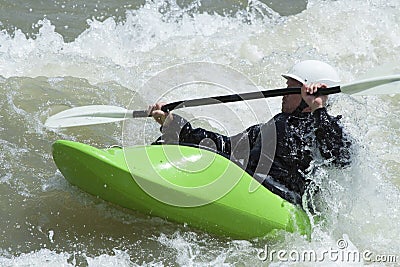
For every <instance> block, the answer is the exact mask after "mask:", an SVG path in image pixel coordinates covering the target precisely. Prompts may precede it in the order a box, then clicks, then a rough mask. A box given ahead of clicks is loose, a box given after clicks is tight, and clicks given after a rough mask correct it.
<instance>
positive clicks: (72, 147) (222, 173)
mask: <svg viewBox="0 0 400 267" xmlns="http://www.w3.org/2000/svg"><path fill="white" fill-rule="evenodd" d="M53 158H54V161H55V163H56V165H57V167H58V168H59V170H60V171H61V173H62V174H63V175H64V177H65V178H66V179H67V180H68V181H69V182H70V183H71V184H73V185H76V186H78V187H79V188H80V189H82V190H84V191H86V192H88V193H90V194H92V195H94V196H98V197H100V198H102V199H104V200H106V201H109V202H112V203H115V204H118V205H120V206H122V207H125V208H129V209H133V210H137V211H140V212H142V213H144V214H149V215H152V216H158V217H161V218H165V219H167V220H170V221H174V222H178V223H186V224H188V225H189V226H192V227H196V228H199V229H202V230H205V231H207V232H210V233H214V234H218V235H226V236H230V237H233V238H244V239H250V238H255V237H262V236H264V235H266V234H268V233H269V232H271V231H272V230H279V229H283V230H286V231H289V232H299V233H301V234H304V235H309V233H310V228H311V227H310V222H309V219H308V217H307V215H306V214H305V212H304V211H303V210H302V209H301V208H300V207H297V206H294V205H292V204H291V203H289V202H287V201H285V200H283V199H282V198H280V197H279V196H277V195H275V194H273V193H271V192H270V191H268V190H267V189H266V188H265V187H263V186H258V187H256V189H255V190H254V182H255V181H254V179H253V178H252V177H251V176H250V175H248V174H247V173H246V172H244V171H243V170H242V169H241V168H240V167H238V166H237V165H236V164H234V163H232V162H231V161H229V160H228V159H226V158H224V157H222V156H220V155H218V154H215V153H213V152H210V151H206V150H203V149H200V148H194V147H187V146H177V145H163V146H159V145H157V146H155V145H154V146H137V147H129V148H124V149H121V148H110V149H97V148H94V147H92V146H89V145H86V144H82V143H78V142H72V141H66V140H59V141H57V142H55V143H54V144H53ZM219 188H222V190H219ZM226 188H228V189H229V190H227V189H226Z"/></svg>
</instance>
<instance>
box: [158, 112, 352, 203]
mask: <svg viewBox="0 0 400 267" xmlns="http://www.w3.org/2000/svg"><path fill="white" fill-rule="evenodd" d="M340 118H341V117H340V116H338V117H332V116H330V115H329V114H328V113H327V111H326V109H325V108H321V109H318V110H316V111H315V112H313V113H309V112H301V111H300V109H297V110H296V111H295V112H293V113H291V114H288V113H279V114H277V115H276V116H274V117H273V119H272V120H270V121H269V122H266V123H262V124H257V125H254V126H251V127H249V128H248V129H246V130H245V131H243V132H241V133H239V134H237V135H234V136H230V137H228V136H224V135H221V134H218V133H215V132H211V131H208V130H205V129H202V128H193V127H192V125H191V124H190V123H189V122H188V121H187V120H186V119H184V118H182V117H180V116H178V115H176V114H174V115H173V120H172V121H171V122H170V123H169V124H168V126H164V127H161V132H162V136H161V137H160V138H159V139H158V140H157V141H156V142H155V143H154V144H162V143H175V144H176V143H180V144H194V145H201V146H203V147H209V148H211V149H212V150H216V151H218V152H219V153H220V154H221V155H223V156H225V157H227V158H229V159H231V160H232V161H234V162H236V163H237V164H238V165H239V166H241V167H242V168H243V169H245V170H246V171H247V172H248V173H249V174H250V175H252V176H253V177H254V178H255V179H256V180H257V181H259V182H260V183H262V184H263V185H264V186H265V187H267V188H268V189H269V190H270V191H272V192H273V193H275V194H278V195H280V196H281V197H283V198H285V199H286V200H288V201H290V202H292V203H296V204H299V203H300V202H301V196H302V195H303V193H304V192H305V189H306V187H307V185H308V184H309V182H310V181H309V180H307V179H306V175H307V174H308V173H310V172H312V171H313V168H312V164H311V163H312V162H313V160H314V159H315V158H316V157H317V158H322V159H325V160H327V161H325V163H326V162H327V163H328V164H333V165H336V166H345V165H348V164H349V163H350V147H351V142H350V141H349V140H348V139H347V138H345V135H344V133H343V128H342V126H341V125H340V123H339V120H340ZM319 155H320V156H319ZM321 156H322V157H321Z"/></svg>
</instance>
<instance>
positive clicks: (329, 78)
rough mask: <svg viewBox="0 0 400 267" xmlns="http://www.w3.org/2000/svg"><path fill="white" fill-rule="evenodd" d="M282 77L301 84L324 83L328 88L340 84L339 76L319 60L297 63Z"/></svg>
mask: <svg viewBox="0 0 400 267" xmlns="http://www.w3.org/2000/svg"><path fill="white" fill-rule="evenodd" d="M282 76H283V77H284V78H286V79H288V78H292V79H295V80H296V81H299V82H301V83H303V84H305V83H316V82H319V83H325V84H326V85H327V86H328V87H331V86H335V85H337V84H338V83H340V78H339V75H338V74H337V72H336V70H335V69H334V68H333V67H332V66H330V65H329V64H327V63H325V62H322V61H319V60H305V61H301V62H299V63H297V64H296V65H294V66H293V67H292V69H291V70H290V71H289V72H288V73H285V74H282Z"/></svg>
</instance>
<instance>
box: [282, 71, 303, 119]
mask: <svg viewBox="0 0 400 267" xmlns="http://www.w3.org/2000/svg"><path fill="white" fill-rule="evenodd" d="M286 85H287V88H292V87H301V86H302V84H301V82H299V81H296V80H295V79H291V78H288V79H287V81H286ZM300 102H301V94H293V95H284V96H283V98H282V112H284V113H292V112H293V111H295V110H296V108H297V107H298V106H299V105H300Z"/></svg>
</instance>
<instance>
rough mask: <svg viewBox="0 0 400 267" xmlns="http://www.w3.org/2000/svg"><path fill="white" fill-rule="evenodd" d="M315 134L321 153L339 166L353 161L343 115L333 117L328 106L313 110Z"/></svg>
mask: <svg viewBox="0 0 400 267" xmlns="http://www.w3.org/2000/svg"><path fill="white" fill-rule="evenodd" d="M313 117H314V123H315V124H314V127H315V136H316V139H317V143H318V148H319V151H320V153H321V155H322V156H323V157H324V158H325V159H328V160H332V163H333V164H335V165H337V166H346V165H348V164H349V163H350V161H351V159H350V158H351V141H350V140H349V139H348V138H347V137H346V135H345V133H344V132H343V127H342V126H341V125H340V123H339V120H340V119H341V116H337V117H332V116H330V115H329V114H328V112H327V110H326V108H320V109H317V110H315V111H314V112H313Z"/></svg>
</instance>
